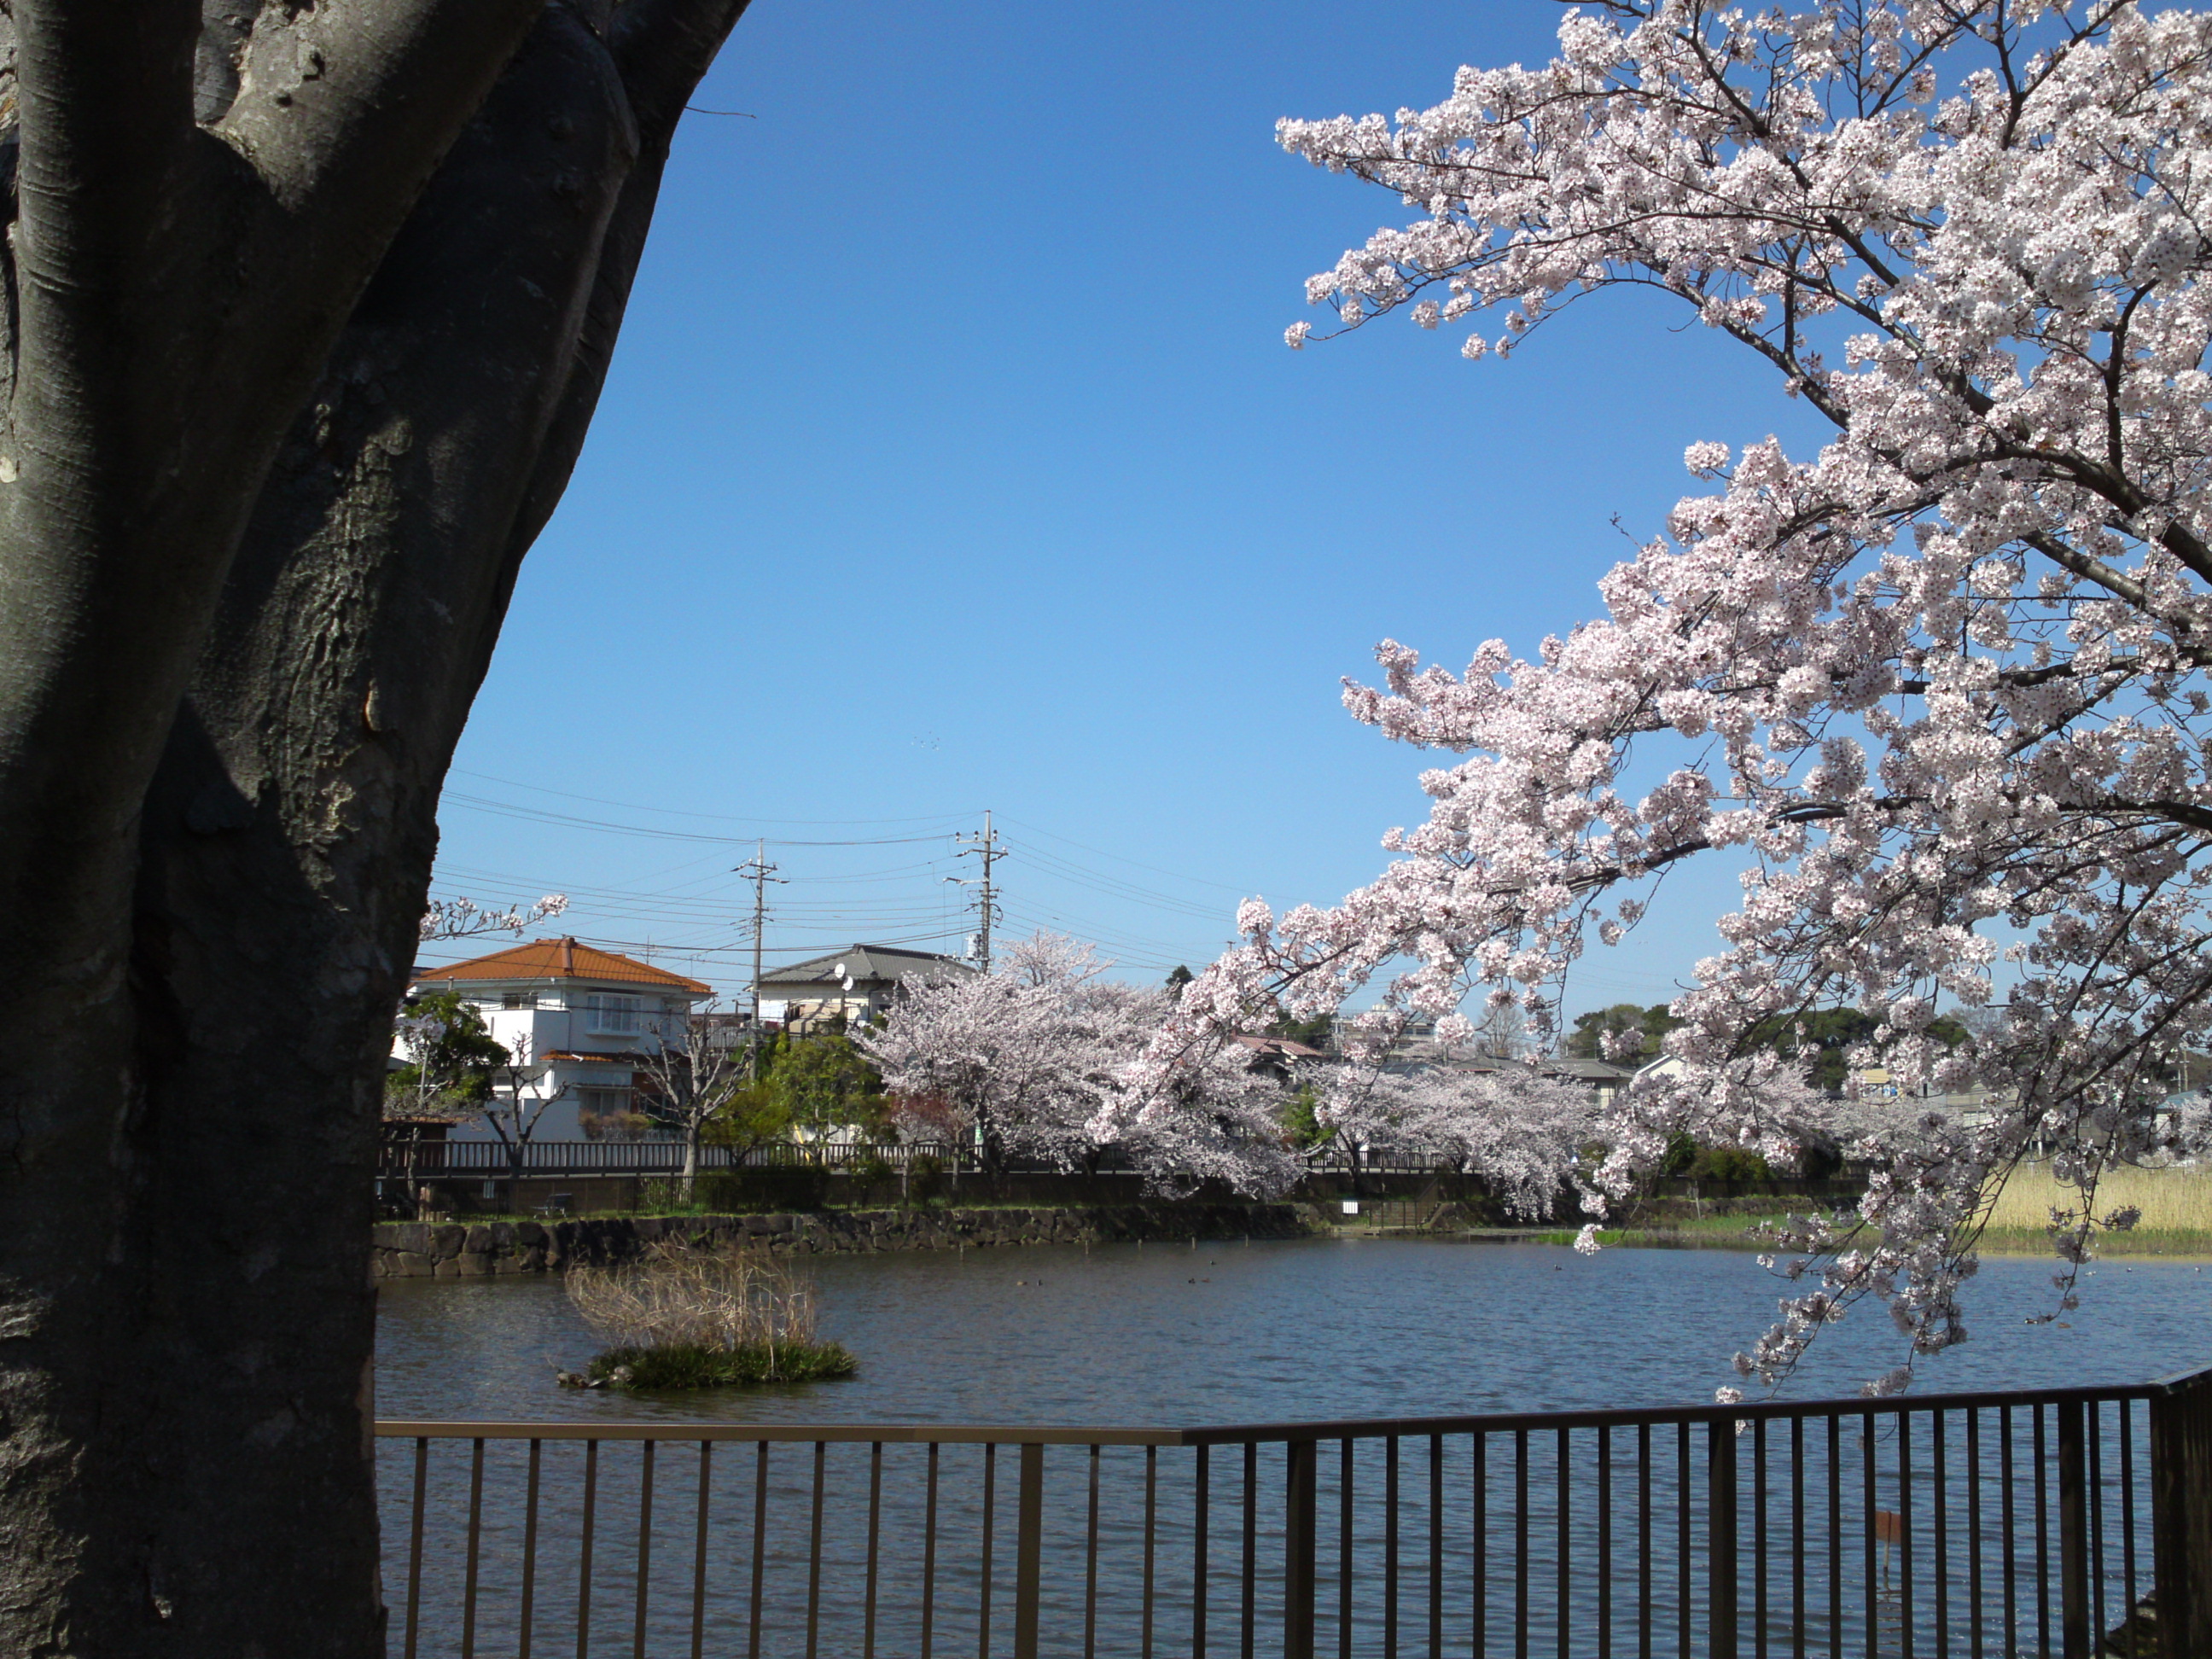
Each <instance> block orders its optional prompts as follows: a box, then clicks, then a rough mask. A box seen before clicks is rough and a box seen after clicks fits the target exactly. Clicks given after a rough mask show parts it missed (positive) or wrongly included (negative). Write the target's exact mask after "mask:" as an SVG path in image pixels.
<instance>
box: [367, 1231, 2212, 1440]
mask: <svg viewBox="0 0 2212 1659" xmlns="http://www.w3.org/2000/svg"><path fill="white" fill-rule="evenodd" d="M809 1266H810V1267H811V1272H812V1273H813V1276H814V1279H815V1281H816V1283H817V1286H818V1287H819V1291H820V1297H821V1307H822V1328H823V1334H826V1335H829V1336H832V1337H835V1338H836V1339H837V1340H840V1341H842V1342H843V1343H844V1344H845V1346H847V1347H848V1348H850V1349H851V1350H852V1351H853V1352H854V1354H855V1355H857V1356H858V1357H859V1359H860V1374H859V1375H858V1376H854V1377H851V1378H848V1379H846V1380H843V1381H840V1382H834V1383H816V1384H811V1385H804V1386H798V1387H792V1388H781V1389H751V1390H744V1389H727V1390H719V1391H714V1392H711V1393H707V1394H696V1395H665V1396H661V1397H658V1398H634V1397H629V1396H626V1395H619V1394H616V1393H614V1392H611V1391H607V1392H599V1391H593V1392H589V1393H586V1392H581V1391H578V1390H574V1389H561V1388H559V1387H557V1386H556V1384H555V1383H554V1382H553V1372H554V1371H555V1370H556V1369H560V1368H568V1369H580V1367H581V1365H582V1364H583V1362H584V1361H585V1360H586V1359H588V1358H590V1357H591V1356H592V1353H593V1352H596V1351H597V1349H598V1346H599V1344H597V1343H596V1342H595V1341H594V1340H593V1339H592V1335H591V1333H590V1332H589V1331H588V1330H587V1329H586V1328H585V1327H584V1326H583V1324H582V1322H580V1320H579V1319H578V1318H577V1317H576V1316H575V1313H574V1310H573V1309H572V1308H571V1307H570V1306H569V1304H568V1298H567V1297H566V1296H565V1295H564V1294H563V1292H562V1288H561V1285H560V1283H559V1281H558V1280H556V1279H473V1280H471V1279H461V1280H455V1279H428V1280H425V1279H399V1280H394V1281H391V1282H388V1283H387V1284H386V1285H385V1286H384V1288H383V1291H382V1299H381V1304H380V1316H379V1321H378V1353H377V1395H378V1397H377V1410H378V1414H379V1415H380V1416H382V1417H387V1418H408V1419H452V1418H478V1419H532V1418H547V1419H567V1420H572V1421H573V1420H585V1419H661V1420H665V1419H699V1420H714V1421H737V1422H776V1423H804V1422H833V1423H859V1422H896V1421H915V1422H943V1423H1071V1424H1085V1425H1095V1424H1176V1425H1188V1424H1212V1423H1258V1422H1268V1421H1276V1420H1282V1419H1316V1418H1338V1417H1385V1416H1388V1417H1404V1416H1418V1415H1423V1414H1431V1413H1433V1414H1449V1413H1476V1412H1485V1411H1504V1410H1545V1409H1553V1408H1563V1407H1622V1406H1644V1405H1679V1404H1685V1403H1692V1402H1697V1403H1702V1402H1704V1401H1708V1400H1710V1399H1711V1393H1712V1389H1714V1388H1715V1387H1716V1386H1717V1384H1720V1383H1727V1382H1731V1381H1733V1380H1735V1379H1734V1377H1733V1374H1732V1373H1731V1372H1730V1371H1729V1368H1728V1363H1727V1362H1728V1358H1729V1355H1730V1354H1731V1353H1732V1352H1735V1350H1736V1349H1737V1348H1739V1347H1741V1346H1747V1344H1748V1343H1749V1342H1750V1340H1752V1339H1753V1338H1754V1337H1755V1336H1757V1335H1758V1334H1759V1332H1760V1331H1761V1330H1762V1329H1763V1328H1765V1324H1766V1322H1768V1321H1770V1320H1771V1317H1772V1316H1773V1309H1774V1303H1775V1299H1776V1297H1777V1296H1778V1294H1779V1292H1780V1291H1781V1290H1782V1289H1783V1288H1784V1287H1783V1286H1782V1285H1781V1284H1780V1283H1779V1281H1778V1280H1777V1279H1774V1278H1772V1277H1771V1276H1770V1275H1769V1274H1767V1273H1765V1272H1764V1271H1762V1270H1761V1269H1760V1268H1759V1266H1758V1265H1757V1263H1756V1261H1754V1260H1753V1258H1752V1257H1751V1256H1750V1255H1747V1254H1743V1253H1741V1252H1736V1251H1724V1250H1665V1249H1609V1250H1605V1251H1601V1252H1600V1253H1599V1254H1598V1255H1595V1256H1587V1257H1586V1256H1579V1255H1576V1254H1574V1252H1573V1251H1571V1250H1569V1249H1563V1248H1559V1247H1556V1246H1549V1245H1515V1244H1489V1243H1457V1242H1450V1241H1441V1240H1438V1241H1431V1240H1423V1239H1346V1240H1334V1239H1313V1240H1303V1239H1301V1240H1293V1241H1276V1242H1264V1241H1255V1243H1251V1244H1249V1245H1247V1244H1243V1243H1237V1242H1235V1241H1231V1242H1227V1243H1206V1242H1201V1243H1200V1244H1199V1246H1198V1248H1197V1249H1189V1248H1188V1247H1185V1246H1182V1245H1159V1244H1148V1245H1145V1246H1142V1247H1139V1246H1137V1245H1130V1244H1118V1245H1110V1246H1105V1247H1102V1248H1097V1249H1091V1250H1090V1251H1088V1252H1085V1250H1083V1249H1080V1248H1079V1247H1072V1246H1064V1245H1061V1246H1036V1247H1030V1248H1012V1249H987V1250H970V1251H967V1252H965V1253H964V1254H948V1253H944V1252H935V1251H914V1252H901V1253H893V1254H886V1255H852V1256H840V1255H832V1256H823V1257H819V1258H817V1259H815V1260H814V1261H812V1262H811V1263H810V1264H809ZM2090 1273H2091V1274H2093V1276H2091V1277H2085V1279H2084V1280H2083V1283H2082V1287H2081V1289H2082V1304H2081V1307H2080V1308H2079V1309H2078V1310H2075V1311H2074V1312H2073V1313H2070V1314H2069V1315H2067V1316H2065V1319H2064V1321H2063V1323H2060V1324H2050V1325H2036V1324H2031V1323H2028V1320H2029V1318H2030V1317H2031V1316H2034V1315H2038V1314H2040V1313H2043V1312H2045V1311H2047V1310H2049V1308H2050V1307H2051V1302H2052V1298H2053V1297H2054V1296H2055V1294H2056V1292H2054V1291H2052V1289H2051V1282H2050V1280H2051V1264H2050V1263H2048V1262H2045V1261H2040V1260H2035V1259H2030V1258H2025V1257H2007V1258H1996V1259H1993V1260H1991V1261H1988V1262H1985V1263H1984V1266H1983V1267H1982V1271H1981V1273H1980V1275H1979V1276H1978V1278H1977V1279H1975V1281H1974V1282H1973V1283H1972V1285H1970V1286H1969V1287H1968V1291H1969V1301H1968V1304H1967V1311H1968V1316H1969V1320H1970V1328H1971V1329H1972V1333H1973V1335H1972V1340H1970V1341H1969V1342H1967V1343H1966V1344H1965V1345H1964V1346H1961V1347H1959V1348H1956V1349H1954V1350H1953V1351H1952V1352H1949V1353H1948V1354H1945V1355H1942V1356H1941V1357H1940V1358H1937V1359H1936V1360H1934V1361H1932V1362H1923V1380H1922V1382H1921V1383H1920V1385H1919V1386H1920V1388H1921V1389H1923V1390H1926V1389H1940V1390H1943V1391H1947V1392H1948V1391H1951V1390H1954V1389H1991V1388H2033V1387H2042V1386H2056V1385H2060V1384H2074V1383H2132V1382H2140V1381H2142V1380H2144V1379H2146V1378H2149V1377H2155V1376H2164V1375H2166V1374H2167V1373H2170V1372H2173V1371H2178V1370H2186V1369H2191V1368H2193V1367H2195V1366H2197V1365H2199V1364H2207V1363H2212V1275H2209V1274H2208V1273H2206V1271H2205V1265H2204V1264H2199V1263H2194V1262H2183V1261H2132V1262H2120V1261H2107V1262H2105V1263H2101V1264H2100V1265H2099V1266H2097V1267H2093V1268H2092V1269H2091V1270H2090ZM1900 1346H1901V1345H1900V1344H1899V1340H1898V1339H1897V1336H1896V1334H1895V1332H1894V1330H1893V1328H1892V1327H1891V1325H1890V1323H1889V1322H1888V1320H1887V1318H1886V1317H1884V1316H1882V1314H1881V1312H1880V1311H1879V1310H1876V1309H1875V1308H1873V1307H1872V1306H1871V1305H1870V1304H1869V1305H1868V1306H1866V1307H1864V1308H1863V1309H1861V1310H1858V1311H1857V1312H1855V1313H1854V1314H1853V1315H1851V1316H1850V1317H1849V1318H1848V1319H1847V1320H1846V1321H1844V1323H1842V1324H1841V1325H1839V1326H1838V1327H1836V1328H1833V1329H1832V1330H1831V1331H1830V1332H1829V1333H1827V1334H1826V1335H1825V1336H1824V1337H1823V1338H1822V1339H1821V1342H1820V1345H1816V1346H1815V1348H1814V1357H1813V1358H1812V1360H1811V1361H1810V1362H1808V1365H1807V1367H1806V1369H1805V1370H1804V1371H1803V1372H1802V1374H1801V1376H1800V1377H1799V1379H1798V1380H1797V1381H1796V1383H1793V1385H1792V1392H1793V1393H1795V1394H1798V1395H1808V1396H1811V1395H1837V1394H1847V1393H1850V1392H1852V1391H1854V1390H1855V1389H1856V1388H1857V1384H1858V1383H1859V1382H1861V1381H1862V1380H1863V1379H1864V1378H1865V1377H1867V1376H1871V1375H1874V1374H1875V1373H1876V1372H1877V1371H1880V1370H1887V1368H1888V1367H1889V1366H1890V1365H1891V1364H1894V1363H1896V1358H1897V1355H1898V1353H1899V1348H1900Z"/></svg>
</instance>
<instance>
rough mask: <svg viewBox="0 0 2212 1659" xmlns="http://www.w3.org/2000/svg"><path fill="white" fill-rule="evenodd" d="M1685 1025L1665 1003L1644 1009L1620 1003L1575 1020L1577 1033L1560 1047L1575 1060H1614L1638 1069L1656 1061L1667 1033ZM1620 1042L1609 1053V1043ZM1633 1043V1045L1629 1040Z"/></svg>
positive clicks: (1657, 1003) (1570, 1036)
mask: <svg viewBox="0 0 2212 1659" xmlns="http://www.w3.org/2000/svg"><path fill="white" fill-rule="evenodd" d="M1681 1023H1682V1022H1681V1021H1680V1020H1679V1019H1677V1018H1674V1015H1673V1014H1671V1013H1670V1012H1668V1009H1667V1005H1666V1004H1665V1003H1663V1002H1655V1003H1653V1004H1652V1005H1651V1006H1650V1007H1648V1008H1640V1007H1638V1006H1637V1005H1636V1004H1634V1003H1632V1002H1616V1003H1614V1004H1613V1006H1612V1007H1610V1008H1594V1009H1592V1010H1591V1011H1590V1012H1588V1013H1586V1014H1577V1015H1576V1016H1575V1024H1574V1029H1573V1030H1570V1031H1569V1032H1568V1033H1567V1037H1566V1041H1565V1042H1564V1043H1562V1044H1561V1045H1560V1047H1561V1048H1563V1049H1564V1050H1565V1053H1566V1054H1568V1056H1569V1057H1570V1058H1571V1059H1575V1060H1617V1061H1618V1062H1619V1063H1620V1064H1621V1065H1624V1066H1635V1065H1639V1064H1641V1063H1642V1062H1644V1061H1645V1060H1656V1059H1657V1058H1658V1057H1659V1055H1660V1054H1661V1052H1662V1043H1663V1042H1664V1041H1665V1039H1666V1036H1667V1033H1668V1032H1669V1031H1671V1030H1674V1028H1675V1027H1676V1026H1677V1025H1680V1024H1681ZM1608 1037H1611V1038H1614V1039H1616V1042H1615V1044H1614V1047H1613V1050H1612V1051H1611V1052H1608V1050H1607V1038H1608ZM1629 1039H1633V1042H1632V1043H1631V1042H1629Z"/></svg>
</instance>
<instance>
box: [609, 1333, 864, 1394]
mask: <svg viewBox="0 0 2212 1659" xmlns="http://www.w3.org/2000/svg"><path fill="white" fill-rule="evenodd" d="M859 1369H860V1362H859V1361H858V1360H856V1359H854V1358H853V1356H852V1354H851V1352H849V1351H848V1350H847V1349H846V1348H845V1347H844V1346H842V1344H840V1343H836V1342H810V1343H805V1344H799V1345H793V1344H789V1343H786V1344H783V1345H781V1346H778V1347H774V1348H771V1347H769V1346H768V1345H766V1344H765V1343H759V1342H749V1343H745V1344H744V1345H743V1346H738V1347H735V1348H708V1347H700V1346H696V1345H694V1344H690V1343H683V1342H676V1343H670V1344H668V1345H666V1346H663V1347H657V1348H610V1349H608V1350H607V1351H606V1352H605V1353H603V1354H601V1355H599V1358H596V1359H594V1360H592V1363H591V1364H589V1365H587V1366H586V1367H585V1368H584V1374H585V1376H587V1377H589V1378H591V1379H592V1381H593V1382H595V1383H614V1384H615V1385H616V1386H617V1387H618V1388H625V1389H726V1388H732V1387H737V1386H740V1385H743V1384H745V1383H820V1382H825V1381H828V1380H830V1379H832V1378H835V1377H840V1376H852V1374H853V1373H854V1371H856V1370H859Z"/></svg>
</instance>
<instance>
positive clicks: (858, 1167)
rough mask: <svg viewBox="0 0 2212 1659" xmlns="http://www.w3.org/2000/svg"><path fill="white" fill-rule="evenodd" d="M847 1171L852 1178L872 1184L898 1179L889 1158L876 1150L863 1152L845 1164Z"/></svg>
mask: <svg viewBox="0 0 2212 1659" xmlns="http://www.w3.org/2000/svg"><path fill="white" fill-rule="evenodd" d="M845 1173H846V1175H847V1176H848V1177H850V1178H851V1179H852V1180H854V1181H856V1182H866V1183H868V1184H869V1185H871V1186H872V1185H873V1184H874V1183H876V1182H879V1181H891V1180H896V1178H897V1176H898V1171H897V1170H895V1169H893V1168H892V1167H891V1163H890V1159H889V1158H883V1157H880V1156H878V1154H877V1153H874V1152H862V1153H861V1154H860V1156H859V1157H858V1158H854V1160H853V1161H852V1162H851V1163H849V1164H847V1165H846V1166H845Z"/></svg>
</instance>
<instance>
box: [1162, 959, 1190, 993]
mask: <svg viewBox="0 0 2212 1659" xmlns="http://www.w3.org/2000/svg"><path fill="white" fill-rule="evenodd" d="M1194 977H1195V975H1193V974H1192V972H1191V971H1190V969H1188V968H1186V967H1184V966H1183V965H1182V963H1176V965H1175V967H1174V968H1173V969H1171V970H1170V972H1169V974H1168V995H1169V996H1170V998H1174V997H1178V996H1181V995H1182V987H1184V986H1186V985H1188V984H1189V983H1190V982H1191V981H1192V979H1193V978H1194Z"/></svg>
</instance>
